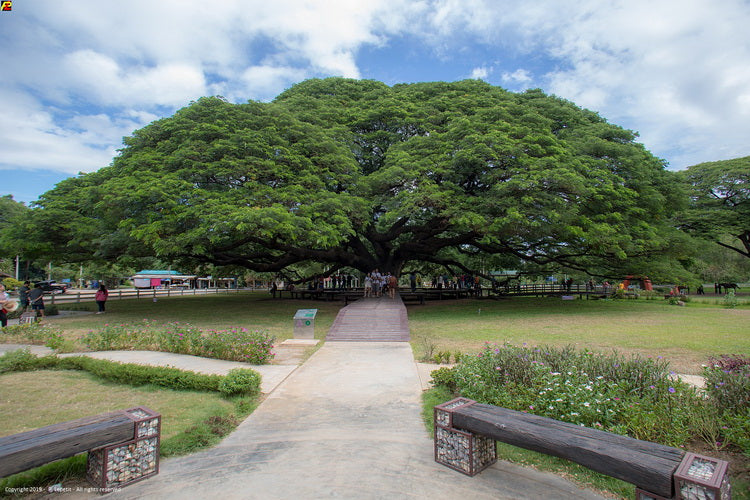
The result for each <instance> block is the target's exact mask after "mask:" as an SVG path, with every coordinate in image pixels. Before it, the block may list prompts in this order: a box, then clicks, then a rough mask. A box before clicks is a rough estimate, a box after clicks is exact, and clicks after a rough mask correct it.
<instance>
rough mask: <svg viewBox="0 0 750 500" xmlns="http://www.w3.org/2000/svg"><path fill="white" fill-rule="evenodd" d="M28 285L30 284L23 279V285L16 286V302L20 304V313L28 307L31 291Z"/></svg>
mask: <svg viewBox="0 0 750 500" xmlns="http://www.w3.org/2000/svg"><path fill="white" fill-rule="evenodd" d="M29 285H31V283H29V282H28V281H24V282H23V285H21V286H20V287H19V288H18V302H19V303H20V305H21V312H22V313H25V312H26V309H27V308H28V307H29V292H30V291H31V288H29Z"/></svg>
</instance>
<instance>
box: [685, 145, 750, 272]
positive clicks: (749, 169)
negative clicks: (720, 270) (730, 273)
mask: <svg viewBox="0 0 750 500" xmlns="http://www.w3.org/2000/svg"><path fill="white" fill-rule="evenodd" d="M682 175H683V176H684V178H685V180H686V181H687V182H688V184H689V186H690V187H691V188H692V191H691V193H690V196H691V204H690V207H689V209H688V210H686V211H685V212H683V213H682V215H681V218H680V219H681V223H682V227H683V229H685V230H687V231H688V232H690V233H692V234H694V235H696V236H699V237H702V238H705V239H709V240H712V241H714V242H716V243H717V244H719V245H721V246H723V247H724V248H728V249H730V250H733V251H735V252H737V253H739V254H740V255H744V256H745V257H750V156H745V157H744V158H735V159H733V160H723V161H713V162H708V163H700V164H698V165H693V166H691V167H688V168H687V170H686V171H685V172H683V173H682ZM727 236H728V237H729V238H726V237H727Z"/></svg>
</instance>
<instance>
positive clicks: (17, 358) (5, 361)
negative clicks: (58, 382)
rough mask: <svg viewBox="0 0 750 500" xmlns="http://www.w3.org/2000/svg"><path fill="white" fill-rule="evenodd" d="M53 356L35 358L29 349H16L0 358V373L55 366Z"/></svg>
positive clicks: (55, 361) (56, 360)
mask: <svg viewBox="0 0 750 500" xmlns="http://www.w3.org/2000/svg"><path fill="white" fill-rule="evenodd" d="M57 363H58V358H56V357H54V356H44V357H37V356H35V355H34V354H31V351H30V350H29V349H18V350H15V351H9V352H6V353H5V354H4V355H2V356H0V373H10V372H27V371H32V370H40V369H45V368H54V367H55V366H57Z"/></svg>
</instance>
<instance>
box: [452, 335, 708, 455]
mask: <svg viewBox="0 0 750 500" xmlns="http://www.w3.org/2000/svg"><path fill="white" fill-rule="evenodd" d="M441 376H442V375H439V377H441ZM451 376H452V380H454V381H455V384H456V387H457V389H458V392H459V393H460V394H461V395H462V396H464V397H467V398H471V399H474V400H476V401H479V402H482V403H488V404H494V405H497V406H503V407H506V408H510V409H514V410H518V411H526V412H530V413H534V414H538V415H543V416H547V417H550V418H554V419H557V420H562V421H566V422H571V423H575V424H579V425H587V426H590V427H595V428H600V429H605V430H610V431H612V432H617V433H624V432H627V433H628V434H630V435H632V436H633V437H638V438H640V439H646V440H650V441H659V442H662V443H665V444H671V445H681V444H684V443H685V442H687V441H688V440H689V438H690V437H691V431H690V428H691V423H690V415H691V411H692V407H693V406H695V405H697V404H700V402H701V399H700V397H699V396H698V394H697V392H696V391H695V390H694V389H693V388H691V387H690V386H688V385H687V384H684V383H682V382H680V381H677V380H673V379H672V377H671V374H670V371H669V367H668V364H667V363H666V362H665V361H664V360H662V359H660V358H643V357H640V356H631V357H629V358H625V357H623V356H622V355H619V354H618V353H616V352H613V353H611V354H608V355H605V354H602V353H596V352H593V351H589V350H584V351H577V350H576V349H574V348H573V347H572V346H566V347H562V348H557V347H544V346H543V347H538V348H528V347H525V346H524V347H517V346H512V345H510V344H506V345H504V346H502V347H500V346H493V345H490V344H487V345H486V346H485V348H484V349H483V350H482V351H481V352H480V353H478V354H477V355H475V356H468V355H465V356H464V357H463V358H462V360H461V363H460V364H459V365H458V366H456V367H455V368H454V370H453V372H452V373H451ZM445 378H446V379H447V382H448V383H450V381H451V379H450V378H449V377H448V376H447V374H446V376H445ZM665 421H670V422H671V424H670V425H669V426H664V425H663V422H665Z"/></svg>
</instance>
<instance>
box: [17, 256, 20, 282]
mask: <svg viewBox="0 0 750 500" xmlns="http://www.w3.org/2000/svg"><path fill="white" fill-rule="evenodd" d="M20 262H21V259H20V256H19V255H16V281H18V280H19V279H18V267H19V263H20Z"/></svg>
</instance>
